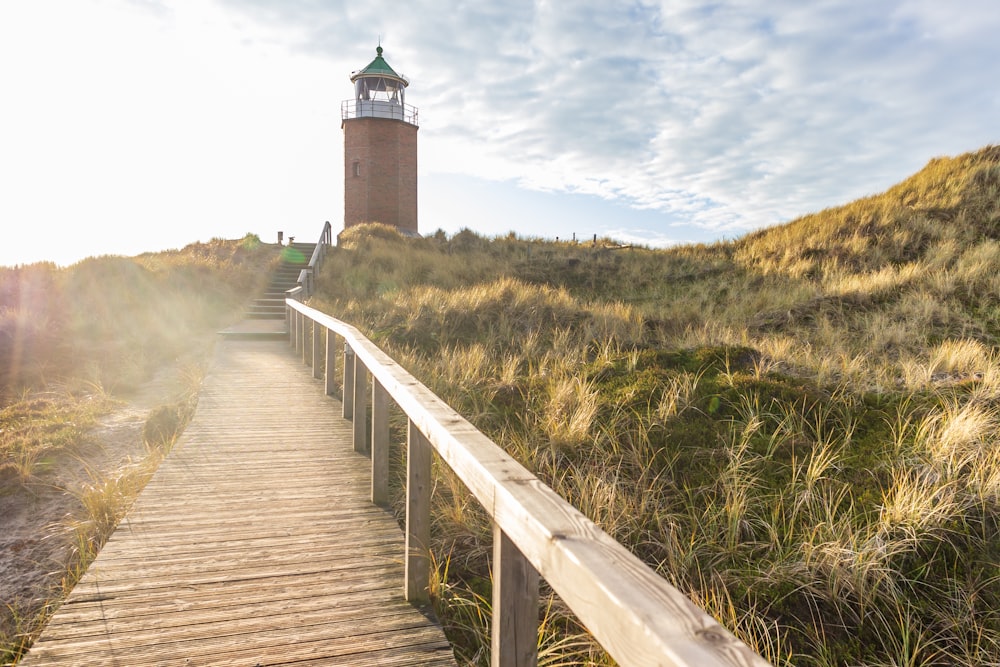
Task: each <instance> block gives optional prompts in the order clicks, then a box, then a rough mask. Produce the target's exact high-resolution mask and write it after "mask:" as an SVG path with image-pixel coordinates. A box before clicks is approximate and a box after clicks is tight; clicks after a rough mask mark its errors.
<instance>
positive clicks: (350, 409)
mask: <svg viewBox="0 0 1000 667" xmlns="http://www.w3.org/2000/svg"><path fill="white" fill-rule="evenodd" d="M354 358H355V355H354V350H352V349H351V346H350V345H348V344H347V341H344V395H343V397H342V400H343V405H344V415H343V416H344V419H354Z"/></svg>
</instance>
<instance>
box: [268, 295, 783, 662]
mask: <svg viewBox="0 0 1000 667" xmlns="http://www.w3.org/2000/svg"><path fill="white" fill-rule="evenodd" d="M304 291H305V290H304V288H303V287H297V288H294V289H293V290H290V291H289V298H287V299H286V300H285V305H286V309H287V313H288V322H289V324H290V326H289V334H290V339H291V340H290V344H291V345H292V346H294V348H295V350H296V352H297V353H298V352H301V354H302V359H303V362H305V363H311V365H312V374H313V377H315V378H317V379H319V378H324V377H325V381H326V393H327V394H333V393H335V391H336V389H337V387H336V383H337V377H338V375H337V368H336V367H337V365H338V362H337V359H338V358H339V357H341V355H340V354H338V348H339V347H340V346H341V345H342V346H343V355H342V358H343V361H342V366H343V375H342V377H343V413H344V416H345V417H346V418H348V419H351V420H352V421H353V433H354V435H353V438H354V449H355V451H358V452H363V453H366V454H369V455H370V457H371V470H372V478H371V498H372V501H373V502H375V503H376V504H380V505H385V504H387V503H388V479H389V422H388V407H389V399H390V398H391V399H392V400H393V401H394V402H395V403H396V404H397V405H398V406H399V408H400V409H401V410H402V411H403V412H404V413H405V415H406V417H407V420H408V428H407V443H406V447H407V449H406V467H407V473H406V480H407V481H406V526H405V529H404V533H405V539H406V548H405V579H406V580H405V584H404V586H405V591H406V597H407V599H409V600H412V601H415V602H422V601H426V599H427V595H428V593H427V587H428V581H429V571H430V567H431V559H430V553H429V550H428V548H429V544H430V507H431V504H430V494H431V486H432V480H431V462H432V456H433V453H435V452H436V453H437V455H438V456H439V457H440V458H441V460H442V461H444V462H445V463H446V464H448V466H449V467H450V468H451V469H452V471H454V473H455V474H456V475H457V476H458V477H459V479H461V480H462V482H463V484H465V486H466V487H467V488H468V489H469V491H470V492H471V493H472V494H473V495H474V496H475V497H476V498H477V499H478V501H479V502H480V503H481V504H482V506H483V507H484V508H485V510H486V512H487V513H488V514H489V516H490V518H491V520H492V522H493V563H492V571H493V622H492V633H493V634H492V652H493V656H492V660H493V662H492V664H493V665H534V664H535V662H536V641H537V629H538V599H539V592H538V583H539V577H540V576H541V577H543V578H544V579H545V580H546V581H547V582H548V583H549V585H550V586H551V587H552V589H553V590H555V592H556V593H558V594H559V596H560V597H561V598H562V599H563V601H564V602H565V603H566V604H567V605H569V607H570V608H571V609H572V610H573V612H574V613H575V614H576V615H577V617H578V618H579V619H580V621H581V622H582V623H583V624H584V625H585V626H586V627H587V628H588V630H590V632H591V633H592V634H593V635H594V637H595V638H596V639H597V640H598V641H599V642H600V643H601V644H602V646H603V647H604V648H605V650H607V652H608V653H609V654H610V655H611V656H612V657H613V658H614V659H615V660H616V661H618V662H619V664H622V665H626V666H628V665H635V666H637V667H638V666H642V667H646V666H647V665H677V666H691V667H696V666H697V667H710V666H722V665H744V666H748V667H749V666H754V667H757V666H763V665H767V664H768V663H767V661H765V660H764V659H763V658H762V657H760V656H759V655H757V654H756V653H755V652H754V651H753V650H752V649H750V647H748V646H747V645H745V644H743V643H742V642H740V641H739V640H738V639H737V638H736V637H734V636H733V635H732V634H731V633H730V632H729V631H728V630H726V629H725V628H723V627H722V626H721V625H720V624H719V623H718V622H716V621H715V619H713V618H712V617H710V616H709V615H708V614H706V613H705V612H704V611H703V610H702V609H700V608H699V607H698V606H697V605H695V604H694V603H693V602H692V601H691V600H690V599H688V598H687V597H686V596H684V595H683V594H682V593H681V592H680V591H678V590H677V589H676V588H674V587H673V586H671V585H670V584H669V583H667V581H666V580H665V579H663V578H662V577H660V576H659V575H657V574H656V573H655V572H654V571H653V570H652V569H651V568H650V567H649V566H647V565H646V564H645V563H643V562H642V561H641V560H639V559H638V558H637V557H636V556H634V555H633V554H632V553H631V552H629V551H628V550H627V549H626V548H625V547H624V546H622V545H621V544H619V543H618V542H616V541H615V540H613V539H612V538H611V537H610V536H608V535H607V533H605V532H604V531H603V530H601V529H600V528H599V527H598V526H597V525H595V524H594V523H593V522H592V521H590V520H589V519H588V518H587V517H585V516H584V515H583V514H582V513H581V512H580V511H579V510H577V509H576V508H575V507H573V506H572V505H570V504H569V503H567V502H566V501H565V500H563V499H562V498H561V497H560V496H559V495H558V494H556V493H555V492H554V491H553V490H552V489H551V488H549V487H548V486H546V485H545V484H543V483H542V482H541V481H540V480H539V479H538V478H537V477H535V475H533V474H532V473H531V472H529V471H528V470H527V469H525V468H524V467H523V466H522V465H521V464H520V463H518V462H517V461H516V460H514V459H513V458H512V457H511V456H510V455H508V454H507V453H506V452H505V451H504V450H503V449H501V448H500V447H499V446H498V445H497V444H496V443H494V442H493V441H492V440H490V439H489V438H487V437H486V436H485V435H484V434H483V433H481V432H480V431H479V430H478V429H476V428H475V427H474V426H473V425H472V424H471V423H469V422H468V421H467V420H466V419H465V418H463V417H462V416H461V415H459V414H458V413H457V412H455V411H454V410H453V409H451V408H450V407H449V406H448V405H447V404H446V403H444V401H442V400H441V399H440V398H438V397H437V396H436V395H435V394H434V393H432V392H431V391H430V389H428V388H427V387H426V386H424V385H423V384H421V383H420V382H419V381H418V380H417V379H416V378H414V377H413V376H412V375H410V374H409V373H408V372H406V371H405V370H404V369H403V368H402V367H400V366H399V364H397V363H396V362H395V361H394V360H393V359H392V358H390V357H389V356H388V355H386V354H385V353H384V352H382V351H381V350H380V349H379V348H378V347H376V346H375V344H374V343H372V342H371V341H370V340H368V338H366V337H365V336H364V335H363V334H361V332H360V331H358V330H357V329H356V328H354V327H353V326H351V325H349V324H347V323H345V322H342V321H340V320H338V319H335V318H333V317H330V316H329V315H326V314H324V313H322V312H320V311H318V310H315V309H313V308H310V307H308V306H306V305H304V304H303V303H301V300H302V299H303V298H304ZM339 339H343V343H340V342H339ZM324 344H325V354H324V349H323V348H324ZM369 375H370V377H371V380H372V382H371V385H372V386H371V392H369V391H368V384H369V383H368V379H369ZM369 397H370V400H371V428H370V432H371V439H370V440H369V439H368V432H369V428H368V422H367V420H368V407H369Z"/></svg>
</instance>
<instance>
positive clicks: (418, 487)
mask: <svg viewBox="0 0 1000 667" xmlns="http://www.w3.org/2000/svg"><path fill="white" fill-rule="evenodd" d="M408 423H409V426H408V427H407V432H406V566H405V571H406V584H405V593H406V599H407V600H409V601H410V602H414V603H423V602H427V601H428V600H429V599H430V598H429V597H428V592H427V585H428V582H429V581H430V567H431V559H430V551H429V549H430V542H431V444H430V443H429V442H427V439H426V438H425V437H424V434H423V433H421V432H420V430H419V429H418V428H417V426H416V424H414V423H413V421H412V420H411V421H409V422H408Z"/></svg>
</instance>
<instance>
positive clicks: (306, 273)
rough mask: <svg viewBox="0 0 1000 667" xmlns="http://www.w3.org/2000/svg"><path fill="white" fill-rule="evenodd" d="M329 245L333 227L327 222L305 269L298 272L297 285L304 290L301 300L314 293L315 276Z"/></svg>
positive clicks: (331, 243)
mask: <svg viewBox="0 0 1000 667" xmlns="http://www.w3.org/2000/svg"><path fill="white" fill-rule="evenodd" d="M330 245H333V227H332V226H331V225H330V221H329V220H327V221H326V222H325V223H324V224H323V231H322V232H321V233H320V235H319V241H317V242H316V247H315V248H313V252H312V256H311V257H310V258H309V263H308V264H307V265H306V268H304V269H302V270H301V271H299V285H301V286H302V288H303V289H304V290H305V293H304V296H303V298H309V297H310V296H312V293H313V292H314V291H316V276H317V274H319V270H320V268H322V266H323V260H324V259H325V258H326V249H327V247H328V246H330Z"/></svg>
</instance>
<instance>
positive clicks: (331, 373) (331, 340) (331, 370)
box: [324, 329, 337, 396]
mask: <svg viewBox="0 0 1000 667" xmlns="http://www.w3.org/2000/svg"><path fill="white" fill-rule="evenodd" d="M324 384H325V389H326V395H327V396H332V395H333V394H335V393H337V334H335V333H333V329H327V330H326V382H325V383H324Z"/></svg>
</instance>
